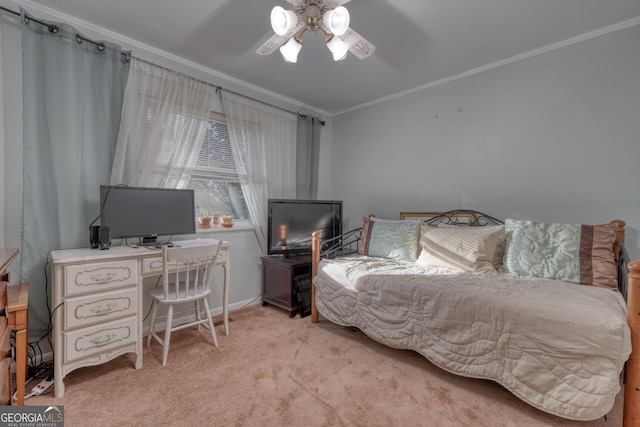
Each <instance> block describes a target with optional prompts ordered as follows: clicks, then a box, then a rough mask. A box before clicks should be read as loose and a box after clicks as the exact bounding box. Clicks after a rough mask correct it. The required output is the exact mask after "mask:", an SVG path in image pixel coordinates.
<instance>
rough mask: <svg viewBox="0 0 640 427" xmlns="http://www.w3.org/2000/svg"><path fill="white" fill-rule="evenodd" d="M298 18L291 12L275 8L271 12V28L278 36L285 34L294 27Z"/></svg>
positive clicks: (278, 7)
mask: <svg viewBox="0 0 640 427" xmlns="http://www.w3.org/2000/svg"><path fill="white" fill-rule="evenodd" d="M297 21H298V17H297V16H296V13H295V12H294V11H293V10H284V8H282V7H280V6H276V7H274V8H273V10H271V28H273V32H274V33H276V34H277V35H279V36H283V35H285V34H287V32H288V31H290V30H291V29H292V28H293V27H295V25H296V23H297Z"/></svg>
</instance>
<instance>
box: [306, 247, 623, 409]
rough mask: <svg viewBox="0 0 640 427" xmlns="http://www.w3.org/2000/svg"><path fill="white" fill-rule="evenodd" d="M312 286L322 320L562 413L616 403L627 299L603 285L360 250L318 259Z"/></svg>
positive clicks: (603, 407)
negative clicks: (473, 270)
mask: <svg viewBox="0 0 640 427" xmlns="http://www.w3.org/2000/svg"><path fill="white" fill-rule="evenodd" d="M314 283H315V285H316V304H317V307H318V311H319V313H320V314H321V315H322V316H323V317H325V318H326V319H328V320H330V321H332V322H334V323H337V324H340V325H344V326H355V327H358V328H359V329H361V330H362V331H363V332H364V333H365V334H367V335H368V336H369V337H371V338H372V339H374V340H376V341H379V342H380V343H383V344H385V345H388V346H390V347H394V348H399V349H411V350H415V351H417V352H419V353H420V354H422V355H423V356H425V357H426V358H427V359H429V360H430V361H431V362H433V363H434V364H436V365H437V366H439V367H441V368H443V369H445V370H447V371H450V372H452V373H455V374H459V375H463V376H467V377H473V378H484V379H489V380H494V381H496V382H498V383H500V384H501V385H503V386H504V387H505V388H507V389H508V390H510V391H511V392H512V393H513V394H515V395H516V396H518V397H519V398H521V399H522V400H524V401H525V402H527V403H529V404H530V405H532V406H534V407H536V408H538V409H540V410H543V411H546V412H549V413H552V414H555V415H557V416H560V417H564V418H568V419H574V420H593V419H596V418H599V417H601V416H604V415H605V414H606V413H607V412H608V411H609V410H610V409H611V408H612V406H613V403H614V399H615V396H616V394H617V393H618V391H619V390H620V373H621V371H622V369H623V366H624V363H625V361H626V360H627V358H628V356H629V354H630V352H631V338H630V330H629V327H628V324H627V320H626V305H625V301H624V299H623V298H622V296H621V295H620V293H619V292H616V291H612V290H608V289H603V288H598V287H593V286H585V285H577V284H571V283H565V282H561V281H557V280H549V279H530V278H518V277H515V276H513V275H510V274H504V273H500V274H496V275H478V274H470V273H459V272H453V271H451V270H444V269H435V268H431V269H430V268H423V267H419V266H416V265H415V264H413V263H408V262H400V261H394V260H389V259H383V258H372V257H366V256H355V257H347V258H338V259H331V260H322V261H321V262H320V264H319V266H318V274H317V276H316V277H315V278H314Z"/></svg>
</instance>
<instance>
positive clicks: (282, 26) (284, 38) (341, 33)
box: [256, 0, 376, 62]
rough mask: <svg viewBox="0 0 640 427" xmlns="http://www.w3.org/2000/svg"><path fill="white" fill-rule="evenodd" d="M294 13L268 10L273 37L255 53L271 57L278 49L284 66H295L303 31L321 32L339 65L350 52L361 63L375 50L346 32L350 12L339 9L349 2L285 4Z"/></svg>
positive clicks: (327, 0) (321, 0)
mask: <svg viewBox="0 0 640 427" xmlns="http://www.w3.org/2000/svg"><path fill="white" fill-rule="evenodd" d="M287 1H288V2H289V3H291V4H293V9H294V10H285V9H284V8H282V7H281V6H276V7H274V8H273V9H272V10H271V28H272V29H273V32H274V33H275V34H274V35H273V36H271V37H270V38H269V39H268V40H267V41H266V42H264V43H263V44H262V45H261V46H260V47H259V48H258V49H257V50H256V53H257V54H258V55H271V54H272V53H273V52H274V51H275V50H276V49H278V48H280V53H281V54H282V56H283V57H284V60H285V61H287V62H297V61H298V52H300V49H302V35H303V34H304V32H305V31H314V32H317V31H318V30H322V32H324V34H325V36H326V39H325V42H326V43H327V48H328V49H329V50H330V51H331V54H332V55H333V60H334V61H342V60H343V59H345V58H346V57H347V52H351V53H352V54H354V55H355V56H356V57H358V58H360V59H365V58H367V57H369V56H370V55H371V54H372V53H373V51H374V50H375V49H376V47H375V46H374V45H373V44H371V43H370V42H369V41H367V40H365V39H364V38H363V37H362V36H361V35H360V34H358V33H356V32H355V31H353V30H352V29H351V28H349V22H350V20H351V18H350V16H349V11H348V10H347V8H346V7H344V6H342V5H343V4H345V3H347V2H348V1H349V0H287Z"/></svg>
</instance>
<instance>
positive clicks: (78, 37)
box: [0, 6, 325, 126]
mask: <svg viewBox="0 0 640 427" xmlns="http://www.w3.org/2000/svg"><path fill="white" fill-rule="evenodd" d="M0 9H2V10H4V11H6V12H9V13H12V14H14V15H16V16H20V12H16V11H13V10H11V9H7V8H6V7H3V6H0ZM25 20H26V21H27V23H29V22H28V21H29V20H31V21H33V22H37V23H38V24H40V25H42V26H45V27H47V28H48V29H49V32H50V33H52V34H56V33H57V32H58V31H60V28H58V26H57V25H54V24H49V23H47V22H44V21H41V20H39V19H35V18H33V17H32V16H27V15H25ZM76 41H77V42H78V43H82V42H83V41H87V42H89V43H93V44H94V45H96V47H97V48H98V50H99V51H100V52H102V51H103V50H104V49H105V45H104V43H102V42H97V41H94V40H91V39H88V38H86V37H84V36H82V35H80V34H79V33H76ZM120 54H121V55H122V57H123V59H124V61H125V62H129V61H130V59H131V52H121V53H120ZM138 60H140V61H144V62H147V63H148V64H151V65H154V66H156V67H160V68H164V69H165V70H168V71H171V72H173V73H175V72H176V71H175V70H170V69H168V68H166V67H162V66H159V65H157V64H153V63H151V62H148V61H145V60H143V59H140V58H138ZM189 77H191V76H189ZM191 78H194V77H191ZM196 80H198V79H196ZM201 81H202V82H203V83H206V84H209V85H211V86H213V87H215V88H216V91H218V90H226V91H227V92H231V93H234V94H236V95H239V96H244V97H245V98H248V99H250V100H252V101H256V102H260V103H262V104H265V105H268V106H270V107H274V108H278V109H280V110H282V111H286V112H287V113H290V114H296V115H297V116H298V117H299V118H300V119H302V120H307V115H306V114H300V113H299V112H293V111H289V110H287V109H285V108H282V107H278V106H276V105H272V104H269V103H266V102H264V101H260V100H259V99H255V98H251V97H249V96H246V95H243V94H241V93H237V92H233V91H230V90H228V89H224V88H222V87H220V86H216V85H214V84H211V83H209V82H205V81H203V80H201ZM312 120H313V117H312ZM320 124H321V125H322V126H324V125H325V121H324V120H322V119H320Z"/></svg>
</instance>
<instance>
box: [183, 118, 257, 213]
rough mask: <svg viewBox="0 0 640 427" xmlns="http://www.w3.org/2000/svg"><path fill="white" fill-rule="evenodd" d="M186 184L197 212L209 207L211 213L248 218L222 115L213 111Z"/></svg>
mask: <svg viewBox="0 0 640 427" xmlns="http://www.w3.org/2000/svg"><path fill="white" fill-rule="evenodd" d="M187 188H191V189H193V190H194V191H195V198H196V212H198V213H199V212H201V211H202V210H208V211H210V212H211V213H213V214H216V213H217V214H220V215H231V216H233V217H234V218H236V219H249V210H248V208H247V204H246V202H245V200H244V196H243V194H242V188H241V187H240V180H239V178H238V172H237V169H236V164H235V162H234V160H233V154H232V153H231V144H230V142H229V133H228V131H227V124H226V121H225V119H224V116H222V115H219V114H215V115H213V116H212V118H211V120H210V121H209V125H208V127H207V129H206V135H205V139H204V143H203V144H202V148H201V149H200V153H199V155H198V159H197V161H196V166H195V168H194V170H193V173H192V174H191V179H190V180H189V183H188V184H187Z"/></svg>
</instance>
